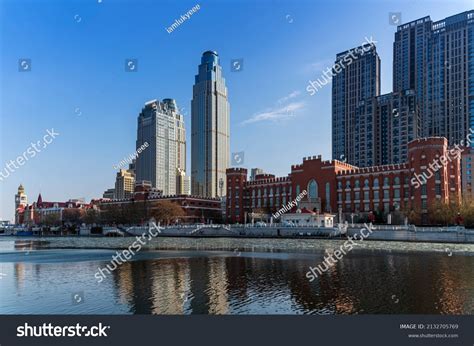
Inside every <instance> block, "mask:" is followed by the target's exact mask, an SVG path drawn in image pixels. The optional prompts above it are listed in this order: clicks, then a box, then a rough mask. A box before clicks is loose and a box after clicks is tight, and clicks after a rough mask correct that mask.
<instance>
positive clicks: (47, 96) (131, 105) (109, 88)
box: [0, 0, 473, 220]
mask: <svg viewBox="0 0 474 346" xmlns="http://www.w3.org/2000/svg"><path fill="white" fill-rule="evenodd" d="M197 4H199V5H200V9H199V10H198V11H197V12H196V13H194V14H192V16H191V17H190V18H189V19H188V20H186V21H185V22H184V23H182V24H181V25H180V26H179V27H178V28H176V29H175V30H174V31H173V32H171V33H168V32H167V30H166V28H167V27H169V26H171V24H172V23H173V22H174V21H175V19H177V18H179V17H180V16H181V15H184V14H185V13H186V12H188V11H189V10H190V9H191V8H192V7H194V6H195V5H197ZM472 7H473V6H472V1H458V0H449V1H421V0H410V1H400V0H397V1H383V0H374V1H364V0H358V1H333V0H331V1H329V0H328V1H295V0H291V1H290V0H288V1H263V0H262V1H258V2H255V1H227V0H220V1H201V0H195V1H186V0H179V1H167V2H165V1H141V0H135V1H132V0H129V1H128V0H127V1H126V0H120V1H119V0H81V1H74V0H67V1H66V0H63V1H59V0H54V1H50V0H30V1H24V0H1V1H0V78H1V81H0V83H1V84H0V165H1V166H0V171H3V170H4V169H5V164H6V163H7V162H9V161H10V160H15V159H16V157H18V156H19V155H22V154H23V152H24V151H26V150H27V149H28V148H29V147H30V145H31V144H30V143H31V142H37V141H38V140H42V138H43V136H44V135H45V134H46V133H47V132H46V131H47V130H48V129H49V130H51V129H54V131H55V132H58V133H59V136H57V137H56V139H54V141H53V142H52V143H51V144H49V145H48V146H47V147H46V148H44V149H42V150H41V152H39V153H37V155H36V156H35V157H31V158H29V160H28V161H27V162H26V163H25V164H24V165H23V166H21V167H19V168H18V169H16V170H15V172H14V173H12V174H11V175H10V176H9V177H8V178H6V179H4V180H3V181H1V182H0V194H1V196H0V219H9V220H12V219H13V216H14V194H15V193H16V190H17V187H18V185H19V184H20V183H23V185H24V186H25V189H26V193H27V195H28V199H29V202H32V201H34V200H36V198H37V196H38V193H39V192H41V193H42V195H43V199H44V200H48V201H64V200H67V199H69V198H80V197H84V198H86V200H90V199H91V198H95V197H101V196H102V193H103V191H104V190H106V189H107V188H111V187H113V185H114V181H115V173H116V171H115V170H114V168H113V166H114V165H116V164H118V163H119V162H120V161H121V160H122V159H123V158H125V157H126V156H128V155H129V154H131V153H133V152H134V151H135V137H136V127H137V116H138V113H139V112H140V110H141V108H142V106H143V104H144V103H145V102H146V101H148V100H151V99H154V98H158V99H163V98H174V99H176V100H177V102H178V106H179V107H184V110H183V112H184V114H185V123H186V127H187V134H188V147H187V151H188V167H187V168H188V173H190V163H189V162H190V161H189V159H190V157H189V153H190V145H191V141H190V133H191V129H190V124H191V122H190V101H191V98H192V86H193V83H194V75H195V74H196V73H197V66H198V64H199V63H200V58H201V55H202V53H203V52H204V51H206V50H216V51H217V52H218V53H219V56H220V59H221V64H222V66H223V71H224V77H225V78H226V83H227V87H228V90H229V102H230V105H231V151H232V152H240V151H244V152H245V157H244V164H243V166H244V167H247V168H251V167H260V168H263V169H264V170H265V171H266V172H270V173H274V174H277V175H286V174H288V173H289V171H290V167H291V165H292V164H297V163H300V161H301V160H302V157H304V156H310V155H319V154H321V155H322V156H323V158H325V159H330V158H331V157H330V156H331V85H326V86H325V88H324V89H323V90H321V91H319V92H318V93H316V95H314V96H310V95H309V94H308V92H307V91H306V86H307V84H308V81H309V80H310V79H312V80H314V79H316V78H317V77H319V76H320V75H321V71H322V70H324V69H326V68H328V67H330V66H331V65H332V63H333V61H334V58H335V55H336V54H337V53H339V52H341V51H344V50H346V49H349V48H352V47H355V46H358V45H360V44H361V43H362V42H363V41H364V39H365V37H373V39H374V40H376V41H377V44H376V45H377V50H378V53H379V55H380V57H381V60H382V92H383V93H387V92H390V91H391V82H392V76H391V74H392V66H391V65H392V44H393V38H394V32H395V31H396V26H393V25H390V24H389V13H390V12H400V13H401V22H402V23H405V22H408V21H412V20H415V19H418V18H421V17H424V16H426V15H430V16H431V18H432V19H433V20H440V19H443V18H445V17H446V16H450V15H453V14H456V13H459V12H463V11H466V10H470V9H472ZM129 58H130V59H138V63H137V71H136V72H126V71H125V59H129ZM19 59H30V60H29V61H27V62H26V63H27V64H28V65H29V66H31V71H26V72H19ZM232 59H243V68H242V70H241V71H240V72H232V71H231V60H232Z"/></svg>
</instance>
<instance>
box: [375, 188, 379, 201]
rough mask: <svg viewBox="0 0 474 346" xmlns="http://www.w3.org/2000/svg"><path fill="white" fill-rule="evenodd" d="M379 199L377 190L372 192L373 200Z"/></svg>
mask: <svg viewBox="0 0 474 346" xmlns="http://www.w3.org/2000/svg"><path fill="white" fill-rule="evenodd" d="M379 199H380V195H379V190H374V200H375V201H378V200H379Z"/></svg>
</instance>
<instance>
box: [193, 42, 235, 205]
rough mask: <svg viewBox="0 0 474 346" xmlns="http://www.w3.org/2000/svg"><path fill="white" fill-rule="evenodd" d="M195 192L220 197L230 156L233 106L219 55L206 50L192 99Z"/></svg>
mask: <svg viewBox="0 0 474 346" xmlns="http://www.w3.org/2000/svg"><path fill="white" fill-rule="evenodd" d="M191 112H192V114H191V192H192V194H193V195H199V196H203V197H220V196H221V195H222V194H225V191H226V169H227V168H228V167H229V159H230V143H229V141H230V125H229V124H230V121H229V117H230V106H229V102H228V101H227V88H226V86H225V80H224V78H223V77H222V67H221V66H220V65H219V56H218V54H217V53H216V52H214V51H207V52H204V54H203V55H202V58H201V64H200V65H199V72H198V74H197V75H196V77H195V83H194V86H193V99H192V101H191Z"/></svg>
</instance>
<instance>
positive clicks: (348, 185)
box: [346, 180, 351, 189]
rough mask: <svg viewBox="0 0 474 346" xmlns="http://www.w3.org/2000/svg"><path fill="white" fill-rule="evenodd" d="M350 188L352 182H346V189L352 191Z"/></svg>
mask: <svg viewBox="0 0 474 346" xmlns="http://www.w3.org/2000/svg"><path fill="white" fill-rule="evenodd" d="M350 188H351V181H350V180H346V189H350Z"/></svg>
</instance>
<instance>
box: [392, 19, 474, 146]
mask: <svg viewBox="0 0 474 346" xmlns="http://www.w3.org/2000/svg"><path fill="white" fill-rule="evenodd" d="M393 47H394V53H393V56H394V59H393V88H394V91H400V90H402V89H405V88H411V89H414V90H415V92H416V96H417V104H418V108H419V111H420V118H421V123H422V133H421V135H422V136H442V137H446V138H447V139H448V141H449V144H451V145H452V144H455V143H460V142H461V140H463V139H465V137H466V135H467V134H468V130H469V127H471V128H474V11H473V10H471V11H466V12H462V13H459V14H456V15H453V16H450V17H447V18H445V19H442V20H440V21H437V22H433V21H432V20H431V18H430V17H424V18H421V19H417V20H415V21H412V22H409V23H406V24H403V25H400V26H398V28H397V32H396V33H395V42H394V45H393Z"/></svg>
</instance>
